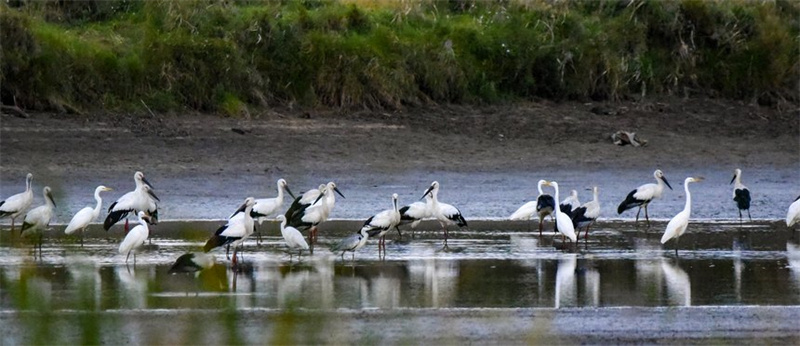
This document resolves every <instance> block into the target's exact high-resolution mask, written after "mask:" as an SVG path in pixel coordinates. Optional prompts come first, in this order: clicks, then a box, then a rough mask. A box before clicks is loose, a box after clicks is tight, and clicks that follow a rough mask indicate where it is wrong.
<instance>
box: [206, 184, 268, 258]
mask: <svg viewBox="0 0 800 346" xmlns="http://www.w3.org/2000/svg"><path fill="white" fill-rule="evenodd" d="M255 202H256V200H255V198H253V197H247V198H246V199H245V200H244V203H243V204H242V205H241V206H240V207H239V209H237V210H236V212H235V213H234V214H233V216H232V217H231V218H230V219H228V223H226V224H225V225H224V226H222V227H220V228H219V229H217V231H216V232H215V233H214V235H213V236H211V238H209V239H208V241H206V245H204V246H203V251H205V252H209V251H211V250H212V249H214V248H217V247H220V246H225V245H229V244H230V245H232V246H233V260H232V261H231V262H232V264H233V266H236V265H237V260H236V254H237V251H238V248H239V246H240V245H242V243H244V241H245V240H247V238H248V237H249V236H250V235H251V234H253V226H254V222H253V217H252V216H250V212H251V211H253V205H254V204H255ZM240 214H241V215H240ZM225 255H226V256H228V252H227V251H226V252H225ZM228 258H230V257H228Z"/></svg>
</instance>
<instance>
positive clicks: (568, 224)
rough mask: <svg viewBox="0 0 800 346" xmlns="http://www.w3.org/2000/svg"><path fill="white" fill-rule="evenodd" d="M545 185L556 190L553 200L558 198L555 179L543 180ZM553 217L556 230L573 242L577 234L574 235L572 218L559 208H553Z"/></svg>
mask: <svg viewBox="0 0 800 346" xmlns="http://www.w3.org/2000/svg"><path fill="white" fill-rule="evenodd" d="M545 185H547V186H552V187H553V189H555V190H556V197H555V200H556V201H557V200H558V183H557V182H555V181H545ZM554 214H555V218H556V230H557V231H559V232H561V234H562V235H564V236H566V237H567V238H569V240H571V241H573V242H575V241H577V240H578V236H576V235H575V227H574V226H573V225H572V220H571V219H570V218H569V216H568V215H567V214H565V213H562V212H561V209H560V208H557V209H555V211H554Z"/></svg>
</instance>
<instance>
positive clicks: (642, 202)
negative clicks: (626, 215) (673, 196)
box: [617, 169, 672, 227]
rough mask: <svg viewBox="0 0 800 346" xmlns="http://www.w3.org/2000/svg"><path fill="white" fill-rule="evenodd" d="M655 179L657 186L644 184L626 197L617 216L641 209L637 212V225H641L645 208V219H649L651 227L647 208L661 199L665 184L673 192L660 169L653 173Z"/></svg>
mask: <svg viewBox="0 0 800 346" xmlns="http://www.w3.org/2000/svg"><path fill="white" fill-rule="evenodd" d="M653 177H655V178H656V183H657V184H644V185H642V186H639V187H637V188H636V189H635V190H633V191H631V192H630V193H629V194H628V197H625V200H624V201H622V203H620V204H619V207H617V214H622V212H623V211H626V210H628V209H631V208H634V207H639V211H637V212H636V223H639V213H641V212H642V207H644V217H645V219H647V226H648V227H650V216H649V215H648V214H647V206H648V205H649V204H650V202H651V201H652V200H654V199H656V198H661V194H662V193H663V192H664V184H667V187H669V189H670V190H672V186H671V185H670V184H669V182H668V181H667V178H666V177H665V176H664V173H663V172H661V170H660V169H657V170H655V172H653Z"/></svg>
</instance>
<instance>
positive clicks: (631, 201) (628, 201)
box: [617, 190, 642, 214]
mask: <svg viewBox="0 0 800 346" xmlns="http://www.w3.org/2000/svg"><path fill="white" fill-rule="evenodd" d="M634 193H636V190H633V191H631V193H629V194H628V196H627V197H625V200H624V201H622V203H620V204H619V207H617V214H622V212H623V211H626V210H628V209H631V208H633V207H636V206H639V205H641V204H642V203H641V201H639V200H637V199H636V198H633V194H634Z"/></svg>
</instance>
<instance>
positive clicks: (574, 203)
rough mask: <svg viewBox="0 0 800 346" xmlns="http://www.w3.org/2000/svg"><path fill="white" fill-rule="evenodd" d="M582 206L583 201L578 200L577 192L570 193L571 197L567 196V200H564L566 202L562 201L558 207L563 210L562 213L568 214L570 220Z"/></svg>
mask: <svg viewBox="0 0 800 346" xmlns="http://www.w3.org/2000/svg"><path fill="white" fill-rule="evenodd" d="M580 206H581V201H580V200H579V199H578V191H577V190H572V191H570V193H569V196H567V198H564V200H563V201H561V204H559V205H558V207H559V208H560V209H561V212H562V213H565V214H567V216H569V217H570V218H571V217H572V214H573V212H574V211H575V209H577V208H578V207H580Z"/></svg>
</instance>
